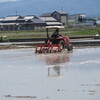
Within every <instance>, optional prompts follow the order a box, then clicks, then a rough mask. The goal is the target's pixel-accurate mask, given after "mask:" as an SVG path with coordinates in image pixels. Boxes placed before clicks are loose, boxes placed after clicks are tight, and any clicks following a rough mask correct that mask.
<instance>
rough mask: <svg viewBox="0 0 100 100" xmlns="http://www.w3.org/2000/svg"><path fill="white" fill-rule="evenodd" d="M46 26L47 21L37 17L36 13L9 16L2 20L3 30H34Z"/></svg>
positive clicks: (0, 23)
mask: <svg viewBox="0 0 100 100" xmlns="http://www.w3.org/2000/svg"><path fill="white" fill-rule="evenodd" d="M45 26H46V23H45V22H44V21H42V20H41V19H39V18H37V17H36V16H35V15H27V16H25V17H22V16H20V15H17V16H7V17H5V18H4V19H2V20H0V29H1V30H33V29H41V28H44V27H45Z"/></svg>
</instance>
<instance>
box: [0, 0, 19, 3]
mask: <svg viewBox="0 0 100 100" xmlns="http://www.w3.org/2000/svg"><path fill="white" fill-rule="evenodd" d="M15 1H18V0H0V3H2V2H15Z"/></svg>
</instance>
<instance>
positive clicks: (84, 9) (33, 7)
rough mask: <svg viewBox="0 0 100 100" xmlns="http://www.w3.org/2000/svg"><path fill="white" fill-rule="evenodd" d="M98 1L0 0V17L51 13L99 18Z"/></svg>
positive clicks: (99, 3)
mask: <svg viewBox="0 0 100 100" xmlns="http://www.w3.org/2000/svg"><path fill="white" fill-rule="evenodd" d="M99 6H100V0H0V17H5V16H8V15H15V14H16V12H17V14H18V15H37V16H39V15H41V14H42V13H48V12H53V11H61V9H62V10H63V11H66V12H67V13H69V14H77V13H85V14H86V15H88V16H100V11H99V9H100V7H99Z"/></svg>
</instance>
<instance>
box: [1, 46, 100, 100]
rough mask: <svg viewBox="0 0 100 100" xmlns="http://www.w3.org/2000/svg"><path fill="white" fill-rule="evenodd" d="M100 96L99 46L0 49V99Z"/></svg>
mask: <svg viewBox="0 0 100 100" xmlns="http://www.w3.org/2000/svg"><path fill="white" fill-rule="evenodd" d="M30 99H36V100H67V99H68V100H100V48H99V47H97V48H80V49H79V48H78V49H74V50H73V52H66V51H64V52H62V53H56V54H54V53H52V54H35V53H34V49H32V48H31V49H30V48H29V49H12V50H1V51H0V100H30Z"/></svg>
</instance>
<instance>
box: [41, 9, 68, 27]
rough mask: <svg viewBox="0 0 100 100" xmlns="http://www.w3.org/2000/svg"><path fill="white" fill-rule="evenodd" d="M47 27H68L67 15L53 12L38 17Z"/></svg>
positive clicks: (61, 12)
mask: <svg viewBox="0 0 100 100" xmlns="http://www.w3.org/2000/svg"><path fill="white" fill-rule="evenodd" d="M40 18H41V19H42V20H44V21H45V22H46V23H47V25H53V26H54V25H60V26H61V25H63V26H65V27H68V14H67V13H66V12H63V11H54V12H52V13H44V14H42V15H41V16H40Z"/></svg>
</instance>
